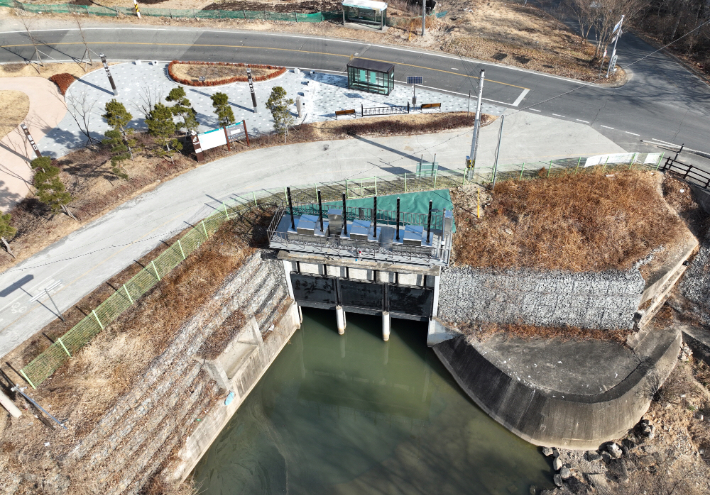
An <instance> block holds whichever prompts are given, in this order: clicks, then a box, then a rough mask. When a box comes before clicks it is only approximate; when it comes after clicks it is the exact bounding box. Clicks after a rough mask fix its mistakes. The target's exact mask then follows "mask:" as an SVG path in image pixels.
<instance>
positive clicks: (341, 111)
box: [335, 109, 355, 120]
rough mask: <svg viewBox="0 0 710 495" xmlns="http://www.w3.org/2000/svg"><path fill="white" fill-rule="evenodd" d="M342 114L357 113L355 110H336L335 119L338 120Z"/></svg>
mask: <svg viewBox="0 0 710 495" xmlns="http://www.w3.org/2000/svg"><path fill="white" fill-rule="evenodd" d="M342 115H355V110H354V109H352V110H336V111H335V120H338V116H342Z"/></svg>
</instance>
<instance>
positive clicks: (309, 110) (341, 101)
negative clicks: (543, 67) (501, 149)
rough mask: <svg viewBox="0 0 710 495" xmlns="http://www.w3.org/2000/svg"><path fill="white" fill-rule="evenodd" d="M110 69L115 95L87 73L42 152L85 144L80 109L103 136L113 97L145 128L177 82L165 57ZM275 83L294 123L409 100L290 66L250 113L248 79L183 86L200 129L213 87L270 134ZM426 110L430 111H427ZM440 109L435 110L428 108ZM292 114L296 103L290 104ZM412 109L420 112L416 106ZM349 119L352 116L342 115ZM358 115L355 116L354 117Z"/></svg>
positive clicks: (430, 99) (429, 98)
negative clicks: (148, 111)
mask: <svg viewBox="0 0 710 495" xmlns="http://www.w3.org/2000/svg"><path fill="white" fill-rule="evenodd" d="M111 73H112V75H113V78H114V80H115V82H116V87H117V88H118V95H117V96H114V94H113V91H112V90H111V85H110V83H109V80H108V78H107V76H106V72H105V71H104V70H96V71H93V72H90V73H89V74H87V75H85V76H84V77H82V78H81V79H79V80H78V81H76V82H75V83H74V84H72V85H71V86H70V88H69V90H68V92H67V95H66V103H67V107H68V109H69V111H68V112H67V113H66V115H65V116H64V118H63V119H62V121H61V122H60V123H59V125H58V126H57V127H55V128H54V129H52V130H51V131H49V132H48V133H47V135H46V136H45V137H44V138H43V139H42V140H41V141H40V142H39V147H40V150H41V151H42V153H43V154H46V155H49V156H52V157H60V156H64V155H66V154H67V153H69V152H70V151H72V150H75V149H78V148H81V147H82V146H84V145H85V144H86V141H87V138H86V136H84V135H83V134H82V133H81V131H80V128H79V125H78V124H77V122H76V121H75V119H74V117H73V116H72V114H74V115H75V116H77V117H78V118H79V120H80V121H81V114H82V113H86V114H88V116H89V117H88V118H89V128H90V130H91V131H92V132H91V134H92V136H93V137H94V138H95V139H97V140H101V139H103V134H104V132H106V131H107V130H108V126H107V124H106V121H105V120H104V119H103V118H102V117H101V115H102V114H103V113H104V111H105V110H104V109H105V106H106V103H107V102H108V101H110V100H111V99H113V98H116V99H117V100H118V101H120V102H122V103H123V104H124V105H125V106H126V109H127V110H128V111H129V112H130V113H131V114H132V115H133V120H132V121H131V124H130V125H132V126H133V127H134V128H135V129H139V130H143V129H145V128H146V127H145V122H144V118H145V115H144V110H143V108H145V107H146V106H147V103H148V102H156V101H158V99H162V101H163V102H164V99H165V97H166V96H167V95H168V93H169V92H170V90H171V89H173V88H174V87H176V86H178V84H177V83H176V82H174V81H173V80H172V79H171V78H170V77H169V76H168V64H166V63H163V62H149V61H141V62H131V63H124V64H118V65H114V66H111ZM274 86H281V87H283V88H284V89H285V90H286V92H287V95H288V97H289V98H292V99H293V100H294V101H295V100H296V98H297V97H298V96H301V99H302V100H303V103H304V105H303V117H302V118H301V119H298V122H299V123H301V122H319V121H324V120H332V119H334V118H335V111H336V110H347V109H354V110H356V111H357V112H358V115H359V114H360V110H361V108H362V107H365V108H368V107H384V106H393V105H404V106H406V105H407V102H410V103H411V98H412V94H413V88H412V87H411V86H408V85H406V84H401V83H397V85H396V86H395V88H394V90H393V91H392V92H391V93H390V94H389V95H388V96H384V95H376V94H371V93H366V92H363V91H357V90H352V89H348V88H347V77H346V76H344V75H337V74H326V73H322V72H302V71H298V72H296V71H295V70H293V69H292V70H289V71H288V72H286V73H285V74H283V75H281V76H279V77H277V78H274V79H272V80H270V81H264V82H258V83H255V84H254V89H255V92H256V101H257V105H258V106H257V111H256V112H254V110H253V106H252V101H251V96H250V92H249V84H248V83H246V82H239V83H232V84H225V85H222V86H210V87H193V86H184V88H185V91H186V93H187V97H188V99H189V100H190V102H191V103H192V106H193V108H194V109H195V110H196V111H197V120H198V121H199V122H200V129H199V130H200V132H204V131H207V130H210V129H214V128H215V127H217V120H216V117H215V115H214V112H213V108H212V100H210V96H212V95H213V94H215V93H217V92H223V93H226V94H227V95H228V96H229V101H230V103H231V105H232V110H233V111H234V116H235V118H236V119H237V122H239V121H241V120H246V123H247V128H248V130H249V133H250V134H251V135H255V136H256V135H259V134H263V133H268V132H271V131H272V130H273V124H274V122H273V119H272V118H271V113H270V112H269V111H268V110H267V109H266V107H265V103H266V100H267V99H268V98H269V95H270V94H271V88H272V87H274ZM416 92H417V103H418V104H419V105H421V104H422V103H441V111H442V112H452V111H465V110H467V108H469V105H470V109H471V110H472V111H473V110H474V109H475V104H476V100H475V98H471V100H470V101H469V99H468V98H467V97H462V96H457V95H454V94H450V93H443V92H438V91H432V90H428V89H422V88H417V89H416ZM503 110H504V108H502V107H496V106H494V105H491V104H487V103H485V102H484V104H483V111H484V112H485V113H490V114H494V115H500V114H501V113H502V112H503ZM427 111H430V110H427ZM431 111H433V112H438V110H431ZM292 112H293V114H294V115H296V112H297V110H296V105H295V104H294V105H293V106H292ZM412 112H420V110H419V109H417V110H414V109H412ZM346 118H351V119H352V118H353V117H346ZM358 118H359V117H358Z"/></svg>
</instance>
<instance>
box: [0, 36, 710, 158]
mask: <svg viewBox="0 0 710 495" xmlns="http://www.w3.org/2000/svg"><path fill="white" fill-rule="evenodd" d="M5 25H7V24H5ZM103 26H104V27H95V28H90V29H87V30H85V33H86V37H87V40H88V42H89V44H90V47H91V48H92V49H93V50H94V51H96V52H104V53H105V54H106V55H107V56H108V57H109V59H112V60H134V59H158V60H172V59H183V60H210V61H239V62H248V63H266V64H275V65H285V66H288V67H294V66H297V67H301V68H314V69H321V70H332V71H344V69H345V65H346V63H347V61H348V60H349V58H350V57H351V56H352V55H354V54H358V56H360V57H365V58H370V59H376V60H383V61H389V62H392V63H395V64H396V69H395V74H396V79H397V81H403V80H405V78H406V76H408V75H421V76H423V77H424V81H425V86H430V87H433V88H437V89H440V90H444V91H453V92H457V93H461V94H468V92H469V90H470V91H472V92H473V93H474V94H475V86H476V84H477V80H476V76H477V75H478V73H479V71H480V69H481V68H485V69H486V80H487V84H486V86H485V92H484V99H486V100H489V101H491V102H496V103H499V104H504V105H506V106H507V107H509V108H510V109H511V110H509V113H510V112H513V111H516V110H520V109H524V110H527V111H531V112H538V113H540V114H543V115H548V116H553V117H555V118H560V119H563V120H569V121H572V122H580V123H587V124H589V125H591V126H593V127H594V128H595V129H598V130H599V131H600V132H603V133H604V134H605V135H607V136H608V137H610V138H611V139H613V140H614V141H615V142H617V143H618V144H620V145H622V146H624V147H629V146H631V147H633V146H637V145H639V141H640V139H647V140H650V139H659V140H663V141H668V142H674V143H675V142H678V143H680V142H684V143H686V145H687V146H689V147H691V148H695V149H706V148H707V145H706V141H707V138H706V136H707V135H708V133H709V131H710V119H708V116H709V115H710V89H709V88H708V87H707V86H706V85H705V84H703V83H702V82H701V81H700V80H699V79H697V78H696V77H695V76H693V75H692V74H690V73H688V72H687V71H686V70H685V69H683V68H682V67H681V66H680V65H679V64H677V63H676V62H675V61H673V60H671V59H669V58H668V57H666V56H664V55H662V54H652V55H651V53H652V52H653V49H652V48H651V47H650V46H649V45H648V44H646V43H644V42H643V41H641V40H639V39H638V38H636V37H634V36H633V35H630V34H627V35H625V36H624V37H623V38H622V39H621V41H620V43H619V48H618V52H619V63H620V64H622V65H624V66H626V67H628V68H629V71H630V74H631V80H630V81H629V82H628V83H627V84H626V85H625V86H623V87H621V88H602V87H598V86H594V85H588V84H581V83H578V82H575V81H571V80H567V79H563V78H557V77H553V76H548V75H544V74H539V73H534V72H530V71H525V70H520V69H516V68H511V67H505V66H501V65H495V64H490V63H482V62H478V61H474V60H468V59H462V58H459V57H456V56H452V55H448V54H443V53H437V52H427V51H416V50H410V49H406V48H398V47H391V46H378V45H372V44H368V43H364V42H361V41H347V40H333V39H326V38H317V37H309V36H304V35H293V34H276V33H263V32H253V31H225V30H203V29H189V28H175V27H170V28H132V27H126V26H125V25H120V26H119V25H117V26H111V27H105V26H106V25H103ZM35 36H36V37H37V39H38V40H40V41H41V42H42V43H43V44H44V46H43V47H42V50H43V51H44V52H45V53H46V54H47V55H48V56H49V57H52V58H55V59H60V60H66V59H69V58H71V57H80V56H81V55H82V53H83V51H84V46H83V44H82V43H81V38H80V36H79V33H78V31H77V30H76V29H69V28H67V29H56V30H38V31H35ZM1 37H2V45H0V47H1V48H2V50H0V62H10V61H17V60H22V59H28V58H31V57H32V55H33V53H34V49H33V47H32V45H31V43H30V42H29V38H28V36H27V35H26V34H25V33H23V32H19V31H18V32H5V33H1ZM644 57H646V58H644Z"/></svg>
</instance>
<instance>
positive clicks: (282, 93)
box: [266, 86, 296, 141]
mask: <svg viewBox="0 0 710 495" xmlns="http://www.w3.org/2000/svg"><path fill="white" fill-rule="evenodd" d="M290 105H293V100H292V99H290V98H288V99H287V98H286V90H285V89H283V88H282V87H281V86H274V87H273V88H272V89H271V96H269V99H268V100H267V101H266V108H268V109H269V110H270V111H271V116H272V117H273V119H274V130H275V131H276V132H277V133H278V134H284V141H285V140H286V136H288V128H289V126H292V125H293V124H295V123H296V119H295V118H294V116H293V114H291V111H290V110H289V106H290Z"/></svg>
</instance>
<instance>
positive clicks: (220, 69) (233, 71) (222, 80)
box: [168, 60, 286, 86]
mask: <svg viewBox="0 0 710 495" xmlns="http://www.w3.org/2000/svg"><path fill="white" fill-rule="evenodd" d="M247 68H250V69H251V77H252V80H253V81H254V82H259V81H268V80H269V79H273V78H275V77H278V76H280V75H282V74H284V73H285V72H286V68H285V67H275V66H273V65H247V64H241V63H240V64H235V63H230V62H181V61H178V60H173V61H172V62H170V64H169V65H168V74H170V77H171V78H172V79H173V80H174V81H175V82H178V83H180V84H186V85H188V86H220V85H222V84H230V83H234V82H246V81H248V80H249V79H248V77H247Z"/></svg>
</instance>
